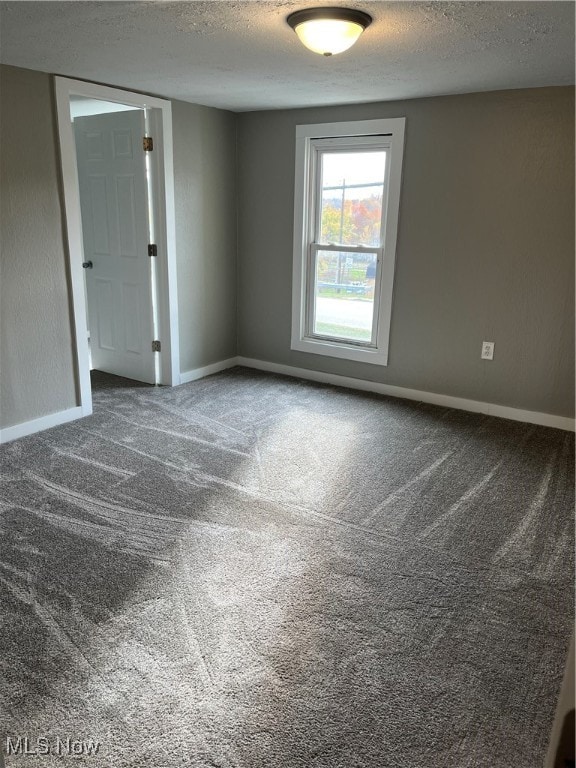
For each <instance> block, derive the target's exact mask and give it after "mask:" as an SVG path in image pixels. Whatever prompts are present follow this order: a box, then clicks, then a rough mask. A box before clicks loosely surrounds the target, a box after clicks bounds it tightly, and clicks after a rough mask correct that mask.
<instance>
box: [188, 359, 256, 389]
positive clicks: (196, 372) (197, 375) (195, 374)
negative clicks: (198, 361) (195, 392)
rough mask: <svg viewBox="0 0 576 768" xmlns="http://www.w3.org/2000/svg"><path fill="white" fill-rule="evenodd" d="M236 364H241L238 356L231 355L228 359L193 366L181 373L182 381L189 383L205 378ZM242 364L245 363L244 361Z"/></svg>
mask: <svg viewBox="0 0 576 768" xmlns="http://www.w3.org/2000/svg"><path fill="white" fill-rule="evenodd" d="M235 365H240V363H239V362H238V358H237V357H229V358H228V359H227V360H220V362H218V363H212V364H211V365H205V366H203V367H202V368H193V369H192V370H191V371H182V373H181V374H180V383H181V384H188V383H189V382H190V381H196V380H197V379H203V378H204V377H205V376H211V375H212V374H213V373H220V371H225V370H226V369H227V368H234V366H235ZM242 365H244V363H242Z"/></svg>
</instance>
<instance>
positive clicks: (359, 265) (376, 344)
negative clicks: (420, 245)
mask: <svg viewBox="0 0 576 768" xmlns="http://www.w3.org/2000/svg"><path fill="white" fill-rule="evenodd" d="M404 123H405V120H404V118H395V119H393V120H364V121H359V122H353V123H324V124H322V125H300V126H298V127H297V129H296V190H295V209H294V211H295V213H294V283H293V317H292V349H296V350H299V351H302V352H313V353H315V354H320V355H329V356H331V357H341V358H346V359H349V360H358V361H362V362H369V363H377V364H379V365H386V364H387V362H388V338H389V332H390V316H391V311H392V285H393V278H394V259H395V251H396V231H397V223H398V207H399V199H400V178H401V172H402V153H403V144H404Z"/></svg>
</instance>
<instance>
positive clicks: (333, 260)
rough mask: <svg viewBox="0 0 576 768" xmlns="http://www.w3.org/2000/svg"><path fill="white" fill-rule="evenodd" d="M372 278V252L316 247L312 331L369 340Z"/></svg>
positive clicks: (372, 305) (322, 334)
mask: <svg viewBox="0 0 576 768" xmlns="http://www.w3.org/2000/svg"><path fill="white" fill-rule="evenodd" d="M375 280H376V254H375V253H346V252H344V251H342V252H335V251H317V252H316V268H315V281H314V307H315V312H314V327H313V329H312V332H313V333H314V334H315V335H317V336H328V337H331V338H336V339H345V340H346V341H356V342H361V343H370V341H371V340H372V326H373V323H374V283H375Z"/></svg>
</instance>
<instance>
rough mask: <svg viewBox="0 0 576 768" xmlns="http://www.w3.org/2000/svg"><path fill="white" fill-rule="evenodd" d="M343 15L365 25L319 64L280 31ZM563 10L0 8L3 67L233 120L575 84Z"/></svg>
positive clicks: (209, 5) (567, 11)
mask: <svg viewBox="0 0 576 768" xmlns="http://www.w3.org/2000/svg"><path fill="white" fill-rule="evenodd" d="M338 4H340V5H342V4H344V5H347V6H348V7H353V8H361V9H363V10H365V11H368V12H369V13H370V14H371V15H372V16H373V18H374V23H373V24H372V25H371V26H370V27H369V28H368V30H367V31H366V32H365V33H364V35H363V36H362V37H361V38H360V41H359V42H358V43H357V44H356V45H355V46H354V47H353V48H352V49H350V50H349V51H347V52H345V53H343V54H340V55H338V56H334V57H331V58H323V57H321V56H318V55H316V54H313V53H311V52H309V51H307V50H306V49H304V48H303V47H302V45H301V44H300V42H299V41H298V39H297V37H296V35H295V34H294V32H293V31H292V30H291V29H290V28H289V27H288V25H287V24H286V21H285V19H286V16H287V15H288V14H289V13H290V12H291V11H293V10H296V9H298V8H302V7H310V6H316V5H338ZM574 7H575V6H574V3H573V2H471V1H469V2H370V1H368V2H355V1H354V0H352V1H351V2H346V3H342V2H338V0H337V1H336V2H334V0H327V1H326V0H325V1H324V2H323V0H312V1H311V2H308V3H307V2H302V1H301V2H294V1H293V0H285V1H283V0H280V1H279V2H268V1H263V0H252V1H251V2H246V1H245V0H230V1H229V0H213V1H212V2H163V1H162V0H156V1H155V2H115V1H112V2H87V1H86V0H84V1H83V2H2V3H0V13H1V17H0V21H1V27H0V34H1V40H0V42H1V45H0V59H1V61H2V62H4V63H7V64H13V65H14V66H19V67H26V68H29V69H38V70H42V71H45V72H53V73H56V74H61V75H69V76H72V77H78V78H82V79H87V80H93V81H96V82H101V83H108V84H111V85H117V86H123V87H125V88H129V89H134V90H140V91H145V92H147V93H152V94H156V95H159V96H167V97H173V98H178V99H183V100H184V101H190V102H195V103H198V104H207V105H210V106H215V107H221V108H226V109H232V110H236V111H243V110H254V109H276V108H284V107H300V106H312V105H326V104H347V103H354V102H365V101H382V100H390V99H402V98H414V97H419V96H436V95H439V94H450V93H467V92H471V91H483V90H497V89H505V88H526V87H533V86H545V85H567V84H571V83H574Z"/></svg>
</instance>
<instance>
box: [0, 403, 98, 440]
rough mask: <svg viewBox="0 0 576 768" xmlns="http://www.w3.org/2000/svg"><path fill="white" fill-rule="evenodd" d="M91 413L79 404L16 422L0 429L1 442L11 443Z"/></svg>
mask: <svg viewBox="0 0 576 768" xmlns="http://www.w3.org/2000/svg"><path fill="white" fill-rule="evenodd" d="M89 415H90V414H89V413H85V412H84V410H83V409H82V407H81V406H79V405H78V406H76V407H75V408H68V409H67V410H66V411H59V412H58V413H49V414H48V415H47V416H41V417H40V418H39V419H32V421H24V422H22V424H14V426H12V427H4V429H0V443H9V442H11V441H12V440H17V439H18V438H19V437H26V436H27V435H33V434H34V433H35V432H43V431H44V430H45V429H50V428H51V427H57V426H58V425H59V424H67V423H68V422H69V421H75V420H76V419H81V418H82V417H83V416H89Z"/></svg>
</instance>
